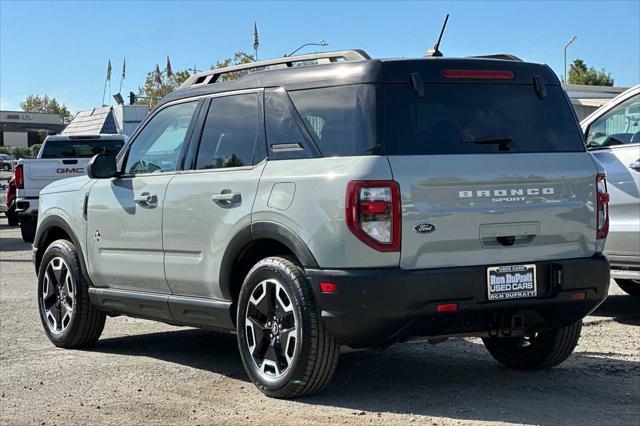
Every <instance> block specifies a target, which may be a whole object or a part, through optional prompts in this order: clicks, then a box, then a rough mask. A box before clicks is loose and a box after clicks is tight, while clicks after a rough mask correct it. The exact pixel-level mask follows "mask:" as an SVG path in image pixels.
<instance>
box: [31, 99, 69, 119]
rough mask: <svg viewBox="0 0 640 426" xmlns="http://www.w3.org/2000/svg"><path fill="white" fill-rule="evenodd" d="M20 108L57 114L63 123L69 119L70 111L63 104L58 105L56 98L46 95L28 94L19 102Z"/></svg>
mask: <svg viewBox="0 0 640 426" xmlns="http://www.w3.org/2000/svg"><path fill="white" fill-rule="evenodd" d="M20 108H22V110H23V111H24V112H44V113H49V114H59V115H60V116H62V120H63V121H64V122H65V123H68V122H69V121H71V113H70V112H69V109H68V108H67V106H66V105H65V104H62V105H60V104H59V103H58V101H57V100H56V98H50V97H49V96H47V95H44V96H40V95H35V96H34V95H29V96H28V97H27V99H25V100H24V102H21V103H20Z"/></svg>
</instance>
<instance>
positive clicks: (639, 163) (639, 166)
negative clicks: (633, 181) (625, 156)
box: [629, 158, 640, 172]
mask: <svg viewBox="0 0 640 426" xmlns="http://www.w3.org/2000/svg"><path fill="white" fill-rule="evenodd" d="M629 168H630V169H631V170H635V171H636V172H640V158H638V159H637V160H636V161H635V162H633V163H631V164H629Z"/></svg>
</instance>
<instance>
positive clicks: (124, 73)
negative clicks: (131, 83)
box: [122, 59, 127, 80]
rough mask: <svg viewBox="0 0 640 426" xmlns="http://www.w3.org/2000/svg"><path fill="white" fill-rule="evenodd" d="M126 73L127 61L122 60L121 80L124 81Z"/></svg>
mask: <svg viewBox="0 0 640 426" xmlns="http://www.w3.org/2000/svg"><path fill="white" fill-rule="evenodd" d="M126 73H127V60H126V59H123V60H122V79H123V80H124V78H125V75H126Z"/></svg>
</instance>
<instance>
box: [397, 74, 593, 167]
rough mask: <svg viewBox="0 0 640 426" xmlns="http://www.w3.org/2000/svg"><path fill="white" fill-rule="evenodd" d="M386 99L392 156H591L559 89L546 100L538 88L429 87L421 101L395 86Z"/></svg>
mask: <svg viewBox="0 0 640 426" xmlns="http://www.w3.org/2000/svg"><path fill="white" fill-rule="evenodd" d="M384 98H385V101H384V102H385V150H386V153H387V154H388V155H422V154H478V153H497V152H501V151H508V152H517V153H528V152H579V151H584V150H585V148H584V143H583V141H582V136H581V134H580V131H579V128H578V125H577V122H576V119H575V117H574V115H573V113H572V111H571V107H570V105H569V103H568V102H567V100H566V97H565V94H564V93H563V90H562V88H561V87H559V86H552V85H548V86H547V96H546V97H545V98H544V99H540V98H539V97H538V95H537V94H536V91H535V90H534V88H533V85H525V84H488V83H425V87H424V97H423V98H418V97H417V96H416V94H415V91H414V90H413V88H412V87H411V85H408V84H406V85H405V84H389V85H386V86H385V96H384Z"/></svg>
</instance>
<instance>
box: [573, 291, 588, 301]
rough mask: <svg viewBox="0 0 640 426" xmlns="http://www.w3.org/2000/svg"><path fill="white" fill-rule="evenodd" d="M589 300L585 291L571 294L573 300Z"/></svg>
mask: <svg viewBox="0 0 640 426" xmlns="http://www.w3.org/2000/svg"><path fill="white" fill-rule="evenodd" d="M586 298H587V293H586V292H584V291H574V292H573V293H571V300H584V299H586Z"/></svg>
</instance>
